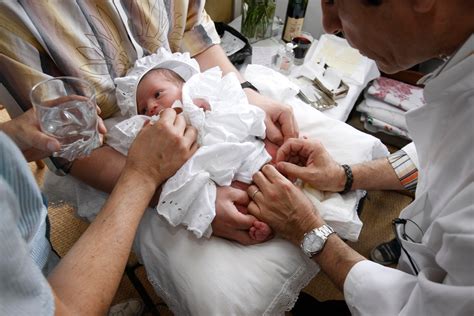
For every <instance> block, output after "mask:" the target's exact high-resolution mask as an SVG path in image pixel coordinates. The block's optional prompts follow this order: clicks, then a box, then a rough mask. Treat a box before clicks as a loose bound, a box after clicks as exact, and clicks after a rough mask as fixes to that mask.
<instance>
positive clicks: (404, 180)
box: [388, 146, 418, 192]
mask: <svg viewBox="0 0 474 316" xmlns="http://www.w3.org/2000/svg"><path fill="white" fill-rule="evenodd" d="M406 147H407V146H405V147H404V148H403V149H402V150H399V151H397V152H395V153H393V154H391V155H390V156H388V161H389V163H390V164H391V165H392V168H393V170H394V171H395V173H396V174H397V177H398V180H399V181H400V183H401V185H402V186H403V187H404V188H405V190H408V191H410V192H415V190H416V186H417V184H418V168H417V167H416V165H415V163H414V162H413V160H412V159H411V157H410V155H408V154H407V153H406V152H405V148H406ZM413 148H414V146H413ZM407 150H408V151H411V150H412V149H411V148H410V147H408V148H407ZM415 155H416V152H415Z"/></svg>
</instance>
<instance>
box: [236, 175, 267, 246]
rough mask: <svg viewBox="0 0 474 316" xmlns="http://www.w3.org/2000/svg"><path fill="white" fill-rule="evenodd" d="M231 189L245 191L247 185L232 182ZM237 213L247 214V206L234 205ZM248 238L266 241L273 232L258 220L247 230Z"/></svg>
mask: <svg viewBox="0 0 474 316" xmlns="http://www.w3.org/2000/svg"><path fill="white" fill-rule="evenodd" d="M231 186H232V187H234V188H237V189H241V190H244V191H247V188H248V186H249V185H248V184H245V183H243V182H239V181H233V182H232V184H231ZM236 207H237V209H238V210H239V212H241V213H243V214H247V213H248V211H247V206H244V205H236ZM249 236H250V238H252V239H253V240H256V241H261V242H263V241H266V240H268V239H270V238H272V237H273V231H272V229H271V228H270V226H268V225H267V224H266V223H264V222H261V221H259V220H258V219H257V220H255V221H254V222H253V225H252V227H250V229H249Z"/></svg>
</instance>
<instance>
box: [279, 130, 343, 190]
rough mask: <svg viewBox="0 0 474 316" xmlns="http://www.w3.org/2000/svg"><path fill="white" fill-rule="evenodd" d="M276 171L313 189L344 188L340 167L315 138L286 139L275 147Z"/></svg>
mask: <svg viewBox="0 0 474 316" xmlns="http://www.w3.org/2000/svg"><path fill="white" fill-rule="evenodd" d="M276 161H277V164H276V167H277V169H278V171H280V172H281V173H282V174H284V175H286V176H287V177H289V178H291V179H295V178H299V179H301V180H303V181H304V182H306V183H309V184H311V186H313V187H314V188H315V189H318V190H322V191H330V192H340V191H342V190H343V189H344V184H345V181H346V175H345V172H344V169H343V168H342V167H341V165H340V164H338V163H337V162H336V161H335V160H334V159H333V158H332V157H331V156H330V155H329V153H328V152H327V151H326V149H325V148H324V146H323V145H322V144H321V143H320V142H319V141H316V140H309V139H296V138H295V139H289V140H288V141H286V142H285V143H284V144H283V145H282V146H281V147H280V149H279V150H278V151H277V156H276Z"/></svg>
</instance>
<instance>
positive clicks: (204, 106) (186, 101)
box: [116, 50, 277, 241]
mask: <svg viewBox="0 0 474 316" xmlns="http://www.w3.org/2000/svg"><path fill="white" fill-rule="evenodd" d="M183 55H184V56H185V54H179V53H176V54H171V53H169V52H167V51H164V50H160V51H159V52H158V53H157V54H154V55H151V56H147V57H145V58H148V59H152V58H153V57H155V58H154V60H153V62H151V63H150V64H151V67H150V65H149V67H148V68H149V69H145V71H141V74H140V75H139V76H137V78H136V81H137V82H136V84H135V85H130V82H126V81H125V80H123V79H122V78H119V79H117V80H116V83H117V96H118V103H119V105H120V104H122V105H123V103H124V102H121V101H124V100H121V99H122V98H121V97H123V96H124V95H125V94H127V93H125V94H124V91H125V90H126V89H129V90H130V88H131V89H132V91H128V95H129V96H128V97H127V98H125V99H127V100H126V101H127V102H128V103H130V94H131V97H132V98H133V96H134V99H132V101H135V102H136V107H135V109H131V108H130V104H128V107H123V106H121V108H122V113H123V112H124V109H125V110H126V111H128V112H129V114H132V115H133V114H135V113H136V114H138V115H143V116H156V115H159V113H160V112H161V111H162V110H163V109H166V108H170V107H177V106H179V107H182V108H183V109H184V115H186V116H187V119H188V121H190V123H191V124H192V125H194V126H195V127H197V128H198V132H199V138H200V144H201V145H204V146H206V145H207V147H201V148H200V150H201V149H203V150H204V151H205V149H204V148H212V147H213V146H214V147H216V146H222V145H223V146H225V144H223V143H225V140H227V139H229V140H230V141H234V142H235V139H233V138H235V137H233V136H232V137H227V136H226V137H224V139H220V140H219V141H218V142H216V141H215V140H214V138H216V136H215V135H213V134H222V132H221V131H220V132H217V133H216V130H212V127H211V128H209V127H206V126H205V123H206V121H207V122H211V124H210V125H211V126H212V125H213V123H212V119H209V116H212V115H214V117H215V116H219V115H222V113H224V112H225V111H223V110H222V109H223V108H222V106H221V105H220V103H222V102H224V103H225V99H227V98H229V95H228V94H221V93H207V94H206V93H205V92H204V93H201V92H198V95H196V92H195V91H194V89H195V88H196V87H199V88H202V86H206V85H207V88H208V89H209V88H210V87H212V88H214V87H215V89H217V90H218V89H219V87H220V88H224V90H227V89H225V88H227V87H229V89H228V90H229V93H230V94H232V93H233V92H232V91H235V83H237V86H238V88H239V89H240V85H239V84H238V81H235V80H236V78H234V80H232V79H233V78H231V79H224V78H222V79H221V78H220V77H221V73H220V71H219V70H218V69H213V70H211V71H209V72H206V73H202V74H201V73H199V68H198V66H197V63H195V61H194V60H193V59H191V58H189V57H188V58H183ZM184 61H185V62H184ZM135 66H137V65H135ZM135 68H140V66H139V67H135ZM143 68H145V67H143ZM129 73H133V69H132V70H131V71H130V72H129ZM194 75H196V77H195V78H194V79H193V80H191V82H189V84H186V82H187V81H189V80H190V79H191V77H193V76H194ZM217 76H219V78H217ZM124 78H126V77H124ZM217 79H219V80H217ZM133 86H134V87H133ZM124 87H125V89H124ZM187 88H189V89H191V90H193V91H192V92H190V91H189V89H187ZM183 90H184V91H187V93H185V96H184V97H183ZM204 90H206V88H204ZM212 90H214V89H212ZM240 90H241V89H240ZM196 91H202V89H197V90H196ZM242 95H243V96H244V97H245V95H244V94H243V92H242ZM230 99H232V96H231V97H230ZM237 99H238V100H240V101H238V102H240V103H241V102H242V99H241V98H240V97H237ZM245 100H246V98H245ZM211 104H214V105H215V107H216V108H219V109H220V110H218V111H216V112H215V113H212V114H211V112H213V107H212V106H211ZM219 106H220V107H219ZM239 106H240V104H236V105H235V107H233V108H234V111H235V108H236V107H239ZM253 108H255V107H253ZM255 109H256V110H255ZM255 109H252V110H253V111H260V110H259V109H257V108H255ZM134 110H135V111H136V112H135V111H134ZM126 111H125V112H126ZM249 113H250V112H249ZM249 113H245V114H249ZM259 114H261V113H259ZM206 116H207V119H206ZM227 116H228V118H231V119H234V118H235V119H238V116H233V115H232V113H229V114H228V115H227ZM263 117H264V116H262V115H260V118H261V122H259V124H263ZM216 122H218V123H225V122H223V121H220V122H219V120H217V121H216V120H214V123H216ZM193 123H194V124H193ZM216 125H217V124H216ZM220 125H222V126H221V128H225V127H226V125H225V124H220ZM230 125H232V124H230ZM254 125H255V124H254ZM209 129H210V130H211V131H209ZM230 129H232V126H231V127H230ZM234 129H235V127H234ZM238 129H240V130H241V128H240V127H238ZM229 135H231V133H229ZM245 136H246V137H247V135H245ZM255 136H257V135H255ZM255 136H253V137H251V138H253V140H252V142H259V143H261V141H259V140H257V139H256V138H255ZM260 136H262V135H260ZM217 138H219V136H217ZM209 139H211V140H210V141H209ZM222 140H224V142H223V141H222ZM244 141H245V144H246V146H247V147H248V146H249V142H248V140H245V139H244ZM216 148H217V147H216ZM265 148H266V149H267V151H269V152H271V153H272V157H274V154H275V152H276V149H277V147H276V146H275V145H274V144H272V143H270V142H265ZM227 149H230V150H226V149H225V148H222V150H225V152H226V153H227V156H228V157H229V158H227V160H229V159H231V160H235V156H229V154H232V151H233V149H232V147H228V148H227ZM240 149H241V148H237V151H236V153H238V152H239V150H240ZM255 149H257V150H255ZM245 150H247V151H246V154H245V156H246V157H249V156H248V155H249V154H250V152H249V150H248V149H245ZM259 150H260V151H261V150H263V146H262V148H260V147H259V146H258V145H257V146H256V147H255V146H253V147H252V150H251V151H257V152H258V151H259ZM198 152H199V151H198ZM211 152H212V150H211ZM247 152H248V153H247ZM226 153H224V152H219V151H215V152H214V154H213V156H212V157H213V158H214V160H213V161H210V162H212V164H213V165H212V166H210V168H211V169H212V168H214V164H216V165H217V164H219V163H220V164H223V167H224V165H225V162H224V163H222V162H220V160H224V161H226V158H225V157H226ZM216 154H217V155H216ZM263 155H265V159H266V160H267V161H268V160H270V157H268V159H267V156H268V154H266V153H263V152H262V153H259V154H258V155H257V156H255V157H254V158H258V157H259V156H260V159H255V160H256V161H260V162H261V163H262V162H263V161H262V159H261V157H262V156H263ZM196 156H199V155H198V153H196V154H195V156H194V157H193V158H195V157H196ZM208 157H209V155H208ZM193 158H191V160H192V159H193ZM195 160H196V161H199V158H195ZM243 160H244V159H242V161H243ZM207 161H208V163H209V158H207ZM267 161H265V162H267ZM251 163H252V164H253V163H254V162H251ZM263 163H264V162H263ZM195 164H196V163H195ZM244 164H245V163H244ZM246 164H247V165H248V164H249V162H247V163H246ZM185 166H186V165H185ZM185 166H183V168H182V169H187V168H186V167H185ZM228 167H229V170H232V168H233V167H232V166H231V165H228ZM234 167H235V165H234ZM239 168H240V166H239ZM252 168H253V169H252ZM252 168H250V169H249V170H253V172H255V171H256V170H254V169H255V167H254V166H252ZM258 168H260V166H259V167H258ZM188 169H189V168H188ZM247 169H248V168H247ZM222 170H223V171H224V172H225V173H228V171H227V170H226V168H225V167H224V168H222ZM180 171H181V170H180ZM180 171H178V173H177V175H175V176H174V177H173V178H171V179H170V180H172V181H170V180H168V182H175V181H174V180H175V178H178V179H179V178H180V176H179V173H180ZM195 171H196V170H195ZM194 174H195V172H194V173H193V171H189V170H188V171H187V172H186V173H185V176H183V177H181V181H178V182H179V183H181V186H179V187H176V188H174V189H170V190H168V189H167V185H168V183H167V184H165V186H164V188H163V192H162V195H161V196H160V201H159V204H158V206H157V210H158V212H159V213H160V214H161V215H163V216H164V217H165V218H167V219H168V221H169V222H170V223H171V224H172V225H175V224H185V225H187V226H188V229H190V230H192V231H193V232H194V233H195V234H196V235H197V236H198V237H201V236H202V235H210V234H208V233H203V230H204V228H203V227H204V226H203V225H202V224H201V223H198V224H196V218H200V220H199V221H201V219H202V218H206V216H208V215H205V214H199V215H197V216H196V214H194V215H189V214H184V215H180V213H181V212H182V211H183V208H185V207H186V206H187V207H190V205H189V203H186V202H183V196H181V197H180V198H179V199H178V198H176V196H174V195H175V194H174V193H175V191H176V192H178V191H186V189H184V187H185V186H186V182H187V179H186V178H187V177H190V176H191V177H193V176H194ZM236 179H239V176H238V172H236V176H233V177H232V179H231V180H233V181H232V183H231V186H232V187H236V188H239V189H243V190H245V189H246V188H247V186H248V183H249V182H250V181H251V174H250V175H247V176H244V177H241V180H244V181H245V182H247V183H244V182H241V181H236ZM212 180H214V181H216V179H212ZM198 182H199V181H198ZM211 182H212V181H211ZM216 182H217V183H218V182H219V181H216ZM202 184H203V183H201V186H202ZM207 184H210V183H209V182H208V183H207ZM193 185H194V187H195V188H194V190H196V185H198V184H197V183H194V184H193ZM169 186H170V185H168V187H169ZM204 187H206V186H204ZM197 189H199V187H198V188H197ZM189 190H193V189H191V188H190V186H188V190H187V192H188V193H189V194H186V196H185V198H184V200H189V199H192V196H193V194H191V193H192V192H191V193H190V192H189ZM201 195H206V194H201ZM207 195H210V196H209V197H205V199H210V200H212V201H215V191H212V190H210V191H209V192H208V194H207ZM170 196H171V197H170ZM173 196H174V198H172V197H173ZM190 197H191V198H190ZM196 200H197V199H196ZM177 201H179V202H177ZM170 204H171V205H172V206H174V204H176V207H175V208H174V209H172V210H164V211H163V210H162V211H160V208H163V207H165V208H166V207H170ZM182 204H183V205H182ZM191 204H193V203H191ZM196 205H197V206H196ZM179 206H182V207H179ZM236 206H237V208H238V209H239V211H241V212H243V213H246V212H247V209H246V206H242V205H236ZM192 207H194V208H203V206H202V203H197V204H196V203H194V205H192ZM184 213H185V212H184ZM201 215H202V216H201ZM211 220H212V219H211ZM205 222H206V221H205ZM196 227H198V229H196ZM205 230H206V231H209V229H205ZM249 236H250V237H251V238H252V239H254V240H257V241H265V240H267V239H269V238H271V237H272V231H271V228H270V227H269V226H268V225H267V224H265V223H263V222H261V221H258V220H256V221H255V222H254V223H253V226H252V227H251V228H250V229H249Z"/></svg>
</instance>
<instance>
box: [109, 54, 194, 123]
mask: <svg viewBox="0 0 474 316" xmlns="http://www.w3.org/2000/svg"><path fill="white" fill-rule="evenodd" d="M197 73H199V65H198V63H197V61H196V60H195V59H192V58H191V57H190V56H189V53H183V54H181V53H171V52H169V51H167V50H166V49H164V48H160V49H159V50H158V51H157V52H156V54H152V55H149V56H146V57H143V58H140V59H138V60H137V61H136V62H135V65H134V66H133V67H132V68H131V69H130V70H129V71H128V73H127V75H126V76H124V77H120V78H116V79H115V84H116V85H117V90H116V96H117V105H118V106H119V107H120V110H121V113H122V115H127V116H133V115H136V114H144V115H149V116H151V115H155V114H158V113H159V112H160V111H161V110H162V109H165V108H169V107H171V106H172V105H173V103H174V102H175V101H176V100H181V90H182V87H183V83H184V82H185V81H187V80H188V79H189V78H191V77H192V76H193V75H195V74H197Z"/></svg>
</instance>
